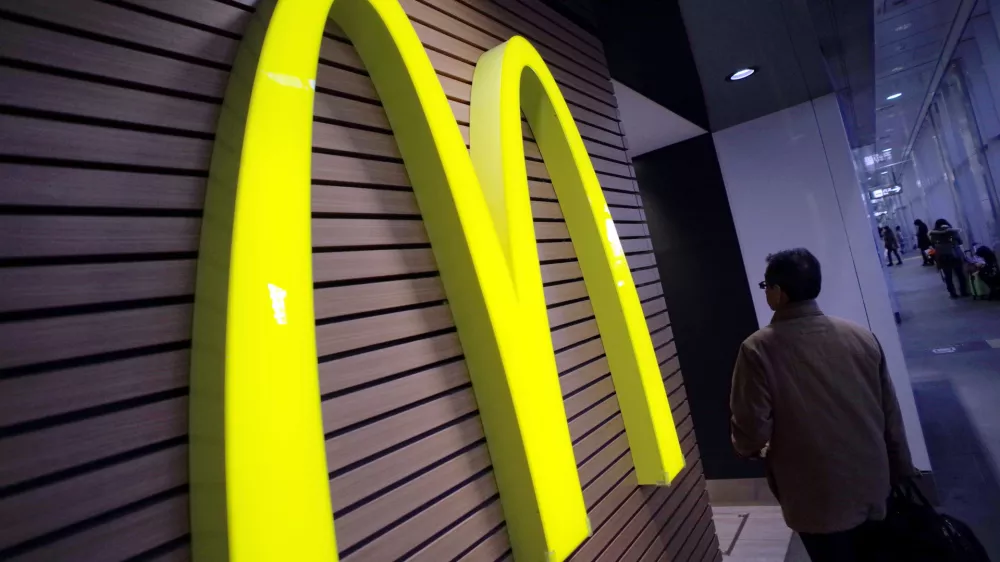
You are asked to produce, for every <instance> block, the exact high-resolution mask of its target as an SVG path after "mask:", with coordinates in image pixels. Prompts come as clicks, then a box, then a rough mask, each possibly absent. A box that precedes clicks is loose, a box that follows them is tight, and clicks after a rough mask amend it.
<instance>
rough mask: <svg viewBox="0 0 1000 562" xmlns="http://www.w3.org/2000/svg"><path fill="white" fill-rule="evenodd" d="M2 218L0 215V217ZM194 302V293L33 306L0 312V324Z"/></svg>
mask: <svg viewBox="0 0 1000 562" xmlns="http://www.w3.org/2000/svg"><path fill="white" fill-rule="evenodd" d="M0 219H2V217H0ZM190 303H194V295H178V296H172V297H153V298H148V299H139V300H130V301H112V302H99V303H88V304H75V305H69V306H60V307H56V308H35V309H30V310H13V311H10V312H0V324H2V323H4V322H23V321H26V320H38V319H41V318H58V317H64V316H77V315H81V314H96V313H100V312H117V311H120V310H136V309H140V308H156V307H159V306H170V305H175V304H190Z"/></svg>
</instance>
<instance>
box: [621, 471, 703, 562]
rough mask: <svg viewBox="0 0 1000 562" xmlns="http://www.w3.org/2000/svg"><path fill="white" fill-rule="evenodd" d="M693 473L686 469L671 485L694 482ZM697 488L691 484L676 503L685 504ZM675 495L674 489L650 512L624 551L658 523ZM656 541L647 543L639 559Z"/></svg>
mask: <svg viewBox="0 0 1000 562" xmlns="http://www.w3.org/2000/svg"><path fill="white" fill-rule="evenodd" d="M692 474H694V471H692V470H688V471H685V472H684V474H682V475H681V477H680V478H679V479H677V480H676V481H675V483H672V484H671V485H670V487H671V488H675V489H676V488H677V486H679V485H685V486H686V485H688V484H693V483H691V482H688V478H689V477H690V476H691V475H692ZM695 479H696V480H697V478H695ZM696 488H697V486H694V485H691V486H690V487H689V488H688V489H687V491H686V492H684V495H683V496H682V497H681V498H680V499H679V500H678V502H677V503H676V505H678V506H680V505H683V504H684V502H685V501H687V499H688V498H689V497H691V494H693V493H694V491H695V489H696ZM673 495H674V491H673V490H672V491H671V492H670V493H668V494H667V497H666V498H664V500H663V502H662V503H661V504H660V506H659V507H657V508H656V510H655V511H654V512H653V513H652V514H650V517H649V520H648V521H646V524H645V525H643V526H642V528H641V529H639V532H638V533H636V535H635V537H634V538H633V539H632V541H631V542H629V544H628V546H627V547H626V548H625V549H624V550H623V552H628V551H629V549H631V548H632V546H633V545H635V544H636V541H638V540H639V538H640V537H641V536H642V533H643V532H645V531H646V529H648V528H651V526H652V525H655V524H656V522H657V519H658V518H659V517H660V514H661V513H662V512H663V510H664V509H666V507H667V505H668V504H669V503H670V500H671V499H673ZM644 505H646V504H644ZM676 514H677V512H676V511H675V512H673V513H671V514H669V515H668V516H667V523H669V522H670V521H671V520H672V519H673V516H674V515H676ZM656 534H657V535H659V532H657V533H656ZM616 538H617V537H616ZM655 543H656V541H655V539H654V540H653V541H652V542H650V544H648V545H646V547H645V548H643V549H642V552H640V553H639V556H638V557H637V558H636V559H637V560H641V559H642V557H643V556H644V555H645V554H646V551H648V550H649V549H650V548H652V546H653V544H655ZM609 544H610V542H609Z"/></svg>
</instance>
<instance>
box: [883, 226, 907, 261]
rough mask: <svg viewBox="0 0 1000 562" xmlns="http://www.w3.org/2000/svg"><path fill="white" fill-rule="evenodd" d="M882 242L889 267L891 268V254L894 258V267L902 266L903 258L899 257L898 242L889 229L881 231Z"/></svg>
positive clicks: (894, 234)
mask: <svg viewBox="0 0 1000 562" xmlns="http://www.w3.org/2000/svg"><path fill="white" fill-rule="evenodd" d="M882 240H883V242H884V243H885V259H887V260H888V261H889V267H892V256H893V254H895V256H896V262H897V263H896V265H903V258H901V257H899V240H898V239H897V238H896V233H895V232H893V231H892V228H891V227H888V226H887V227H885V228H883V229H882Z"/></svg>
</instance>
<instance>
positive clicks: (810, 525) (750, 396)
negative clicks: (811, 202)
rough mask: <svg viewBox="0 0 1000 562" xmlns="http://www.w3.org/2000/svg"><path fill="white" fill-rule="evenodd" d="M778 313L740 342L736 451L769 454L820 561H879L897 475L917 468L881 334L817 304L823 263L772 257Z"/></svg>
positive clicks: (778, 491) (769, 469) (773, 481)
mask: <svg viewBox="0 0 1000 562" xmlns="http://www.w3.org/2000/svg"><path fill="white" fill-rule="evenodd" d="M760 287H761V289H763V290H764V292H765V295H766V298H767V303H768V305H769V306H770V307H771V309H772V310H773V311H774V316H773V317H772V318H771V323H770V324H769V325H768V326H766V327H764V328H762V329H760V330H758V331H757V332H756V333H754V334H753V335H751V336H750V337H749V338H747V339H746V340H745V341H744V342H743V344H742V345H741V346H740V350H739V354H738V357H737V359H736V366H735V368H734V370H733V381H732V391H731V394H730V408H731V411H732V417H731V418H730V428H731V438H732V443H733V447H734V448H735V450H736V452H737V454H739V455H740V456H742V457H745V458H756V459H763V461H764V463H765V469H766V475H767V482H768V485H769V486H770V488H771V491H772V492H773V493H774V495H775V497H776V498H777V499H778V503H779V504H780V505H781V511H782V514H783V515H784V518H785V522H786V523H787V525H788V526H789V527H790V528H791V529H792V530H794V531H797V532H798V533H799V535H800V537H801V539H802V543H803V545H804V546H805V548H806V550H807V551H808V552H809V556H810V557H811V558H812V560H813V562H827V561H830V562H847V561H850V562H859V561H872V562H874V561H879V562H883V561H885V560H889V559H890V558H886V557H885V549H886V548H888V545H887V543H888V537H887V535H886V529H885V528H884V527H883V526H882V525H881V524H880V523H879V522H880V521H881V520H883V519H884V518H885V517H886V514H887V499H888V498H889V495H890V488H891V486H892V485H893V484H895V483H899V482H902V481H905V480H906V479H908V478H910V477H912V476H913V475H914V474H915V473H916V471H915V469H914V468H913V464H912V462H911V458H910V450H909V446H908V445H907V442H906V436H905V434H904V429H903V419H902V414H901V413H900V409H899V404H898V402H897V400H896V392H895V390H894V388H893V384H892V380H891V379H890V378H889V372H888V368H887V367H886V358H885V354H884V353H883V352H882V348H881V346H880V345H879V342H878V340H877V339H876V338H875V335H874V334H872V333H871V332H870V331H869V330H868V329H866V328H863V327H861V326H858V325H857V324H854V323H852V322H848V321H846V320H841V319H839V318H834V317H832V316H826V315H825V314H823V312H822V311H821V310H820V308H819V306H818V305H817V304H816V298H817V297H818V296H819V293H820V290H821V288H822V273H821V270H820V263H819V261H818V260H817V259H816V257H815V256H813V255H812V253H810V252H809V250H806V249H805V248H797V249H793V250H785V251H782V252H778V253H776V254H773V255H771V256H769V257H768V258H767V268H766V270H765V273H764V281H762V282H761V283H760Z"/></svg>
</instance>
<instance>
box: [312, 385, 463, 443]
mask: <svg viewBox="0 0 1000 562" xmlns="http://www.w3.org/2000/svg"><path fill="white" fill-rule="evenodd" d="M470 388H472V383H465V384H460V385H458V386H456V387H454V388H449V389H448V390H445V391H443V392H439V393H437V394H433V395H431V396H428V397H426V398H421V399H420V400H417V401H415V402H410V403H409V404H406V405H404V406H400V407H398V408H393V409H392V410H389V411H387V412H384V413H382V414H378V415H377V416H373V417H370V418H367V419H364V420H361V421H359V422H355V423H352V424H349V425H345V426H344V427H342V428H340V429H337V430H335V431H331V432H329V433H327V434H326V435H325V439H326V440H327V441H329V440H330V439H334V438H337V437H340V436H341V435H344V434H347V433H350V432H352V431H355V430H358V429H361V428H362V427H365V426H368V425H371V424H373V423H376V422H380V421H382V420H384V419H387V418H391V417H393V416H395V415H398V414H401V413H403V412H406V411H407V410H412V409H413V408H416V407H418V406H423V405H424V404H427V403H429V402H433V401H435V400H437V399H439V398H444V397H445V396H450V395H452V394H458V393H459V392H462V391H463V390H468V389H470Z"/></svg>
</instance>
